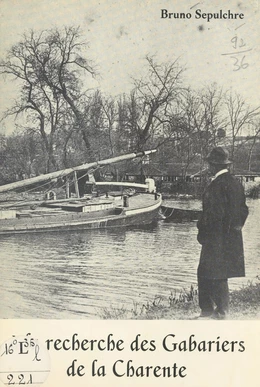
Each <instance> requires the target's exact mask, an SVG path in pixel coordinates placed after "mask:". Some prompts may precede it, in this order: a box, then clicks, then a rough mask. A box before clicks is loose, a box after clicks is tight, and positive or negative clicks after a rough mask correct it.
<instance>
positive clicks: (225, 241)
mask: <svg viewBox="0 0 260 387" xmlns="http://www.w3.org/2000/svg"><path fill="white" fill-rule="evenodd" d="M207 161H208V163H209V169H210V171H211V172H212V173H213V174H215V176H214V178H213V180H212V181H211V183H210V184H209V186H208V187H207V188H206V190H205V192H204V194H203V199H202V208H203V211H202V216H201V218H200V219H199V221H198V224H197V226H198V241H199V243H200V244H201V245H202V249H201V255H200V262H199V267H198V291H199V306H200V308H201V314H200V318H205V317H206V318H209V317H210V318H216V319H224V318H226V315H227V313H228V309H229V289H228V278H231V277H244V276H245V264H244V249H243V239H242V227H243V225H244V223H245V221H246V218H247V216H248V207H247V205H246V202H245V194H244V188H243V186H242V184H241V183H240V182H239V181H238V180H237V179H236V178H235V177H234V176H232V175H231V174H230V173H229V171H228V169H227V167H228V165H229V164H230V163H231V161H230V160H229V156H228V152H227V151H226V150H225V149H224V148H222V147H216V148H214V149H213V150H212V151H211V153H210V154H209V156H208V157H207Z"/></svg>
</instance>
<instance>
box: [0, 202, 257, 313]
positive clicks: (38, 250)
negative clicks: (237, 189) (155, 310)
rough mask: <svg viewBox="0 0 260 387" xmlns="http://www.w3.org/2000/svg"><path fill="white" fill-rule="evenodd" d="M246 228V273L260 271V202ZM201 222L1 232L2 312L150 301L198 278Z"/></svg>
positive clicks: (94, 308)
mask: <svg viewBox="0 0 260 387" xmlns="http://www.w3.org/2000/svg"><path fill="white" fill-rule="evenodd" d="M249 205H250V216H249V218H248V221H247V223H246V226H245V228H244V240H245V253H246V272H247V278H246V279H244V278H242V279H232V280H231V281H230V283H231V288H232V287H233V288H235V287H240V286H241V285H242V284H243V283H244V284H245V283H246V282H247V281H248V280H249V279H253V278H255V276H256V275H257V274H259V273H260V270H259V266H260V264H259V258H260V257H259V251H260V238H259V237H260V229H259V226H258V225H259V220H260V202H259V201H257V200H256V201H251V202H250V203H249ZM196 235H197V229H196V224H195V223H183V224H177V223H165V222H163V221H161V222H159V223H158V224H157V225H153V226H152V227H145V228H131V229H128V230H124V229H111V230H94V231H87V232H86V231H80V232H79V231H77V232H73V233H72V232H70V233H57V234H56V233H53V234H50V233H45V234H31V235H17V236H15V237H14V236H9V237H4V238H1V252H0V257H1V260H0V269H1V285H0V292H1V300H2V306H1V316H0V317H3V318H5V317H6V318H21V317H22V318H99V316H100V314H101V312H100V311H101V310H102V309H103V307H105V306H110V305H114V306H116V307H118V306H122V305H126V306H128V307H129V308H131V307H132V306H133V303H134V302H137V303H141V304H142V303H145V302H146V301H148V300H152V299H153V298H154V296H155V295H156V294H160V295H165V296H167V297H168V296H169V295H170V292H171V291H172V290H174V289H181V288H183V287H185V288H189V286H190V285H191V284H196V269H197V264H198V258H199V253H200V246H199V244H198V243H197V242H196Z"/></svg>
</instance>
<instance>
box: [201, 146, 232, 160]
mask: <svg viewBox="0 0 260 387" xmlns="http://www.w3.org/2000/svg"><path fill="white" fill-rule="evenodd" d="M228 157H229V154H228V151H227V150H226V149H224V148H222V147H221V146H217V147H216V148H213V149H212V151H211V152H210V154H209V155H208V157H207V158H206V160H207V162H208V163H210V164H231V163H232V161H230V160H229V159H228Z"/></svg>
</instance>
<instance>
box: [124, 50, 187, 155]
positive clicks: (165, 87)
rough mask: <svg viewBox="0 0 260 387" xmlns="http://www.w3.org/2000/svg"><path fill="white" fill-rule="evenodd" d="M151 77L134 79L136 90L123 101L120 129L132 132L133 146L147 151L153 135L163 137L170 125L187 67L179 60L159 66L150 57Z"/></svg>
mask: <svg viewBox="0 0 260 387" xmlns="http://www.w3.org/2000/svg"><path fill="white" fill-rule="evenodd" d="M146 65H147V75H146V76H145V77H144V78H142V79H134V80H133V82H134V88H133V90H132V92H131V93H130V95H129V96H124V99H123V100H121V111H120V113H119V128H121V129H123V130H125V131H126V132H127V131H128V132H130V133H131V138H132V141H133V142H132V144H131V146H132V147H135V148H136V149H137V150H143V149H144V147H145V145H146V144H147V142H148V141H149V140H151V139H152V137H153V135H154V134H156V135H157V136H158V134H162V133H163V132H164V131H165V130H167V128H169V125H170V120H169V117H170V112H172V109H173V106H174V104H177V101H178V99H179V98H180V96H181V93H182V92H183V90H184V88H183V86H182V75H183V72H184V68H183V67H182V66H181V65H180V63H179V60H178V59H176V60H175V61H174V62H173V63H162V64H158V63H157V62H156V61H155V60H154V58H153V57H150V56H147V57H146Z"/></svg>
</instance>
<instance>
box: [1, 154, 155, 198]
mask: <svg viewBox="0 0 260 387" xmlns="http://www.w3.org/2000/svg"><path fill="white" fill-rule="evenodd" d="M154 152H156V149H153V150H148V151H144V152H137V153H129V154H126V155H122V156H117V157H112V158H110V159H105V160H99V161H95V162H93V163H86V164H82V165H79V166H77V167H74V168H67V169H64V170H61V171H56V172H51V173H48V174H46V175H40V176H36V177H32V178H30V179H25V180H20V181H16V182H14V183H10V184H5V185H2V186H0V193H1V192H7V191H11V190H14V189H17V188H22V187H26V186H28V185H31V184H37V183H40V182H43V181H46V182H47V181H52V180H54V179H57V178H61V177H64V176H67V175H69V174H71V173H74V172H75V173H76V172H77V171H87V170H89V169H96V168H99V167H101V166H104V165H109V164H113V163H118V162H120V161H125V160H131V159H134V158H136V157H143V156H146V155H149V154H151V153H154Z"/></svg>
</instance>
